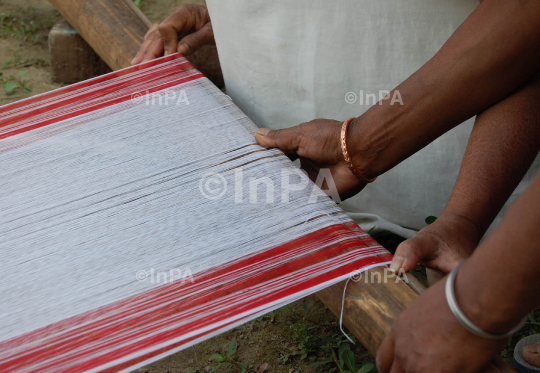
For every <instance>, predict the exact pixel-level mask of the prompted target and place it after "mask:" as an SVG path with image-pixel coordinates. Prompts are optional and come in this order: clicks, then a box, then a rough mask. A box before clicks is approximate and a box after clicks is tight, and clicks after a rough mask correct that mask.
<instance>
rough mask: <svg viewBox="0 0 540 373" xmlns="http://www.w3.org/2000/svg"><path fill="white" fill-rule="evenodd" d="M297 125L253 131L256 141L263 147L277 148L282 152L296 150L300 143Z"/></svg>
mask: <svg viewBox="0 0 540 373" xmlns="http://www.w3.org/2000/svg"><path fill="white" fill-rule="evenodd" d="M298 127H299V126H296V127H291V128H285V129H282V130H274V131H271V130H269V129H267V128H261V129H259V130H258V131H257V132H256V133H255V139H256V140H257V142H258V143H259V144H260V145H261V146H264V147H265V148H279V149H280V150H282V151H284V152H286V153H287V152H296V151H297V150H298V147H299V145H300V132H299V128H298Z"/></svg>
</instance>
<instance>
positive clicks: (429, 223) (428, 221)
mask: <svg viewBox="0 0 540 373" xmlns="http://www.w3.org/2000/svg"><path fill="white" fill-rule="evenodd" d="M435 220H437V217H436V216H428V217H427V218H426V224H427V225H431V224H433V223H435Z"/></svg>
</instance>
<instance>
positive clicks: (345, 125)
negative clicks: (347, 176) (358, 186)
mask: <svg viewBox="0 0 540 373" xmlns="http://www.w3.org/2000/svg"><path fill="white" fill-rule="evenodd" d="M355 119H356V118H349V119H347V120H346V121H345V122H343V126H342V127H341V152H342V153H343V158H344V159H345V162H346V163H347V166H349V169H350V170H351V172H352V173H353V175H354V176H356V177H357V178H358V179H359V180H360V181H363V182H364V183H372V182H374V181H375V180H376V179H377V178H376V177H375V178H373V179H368V178H367V177H365V176H364V174H362V172H361V171H360V170H359V169H358V168H356V166H355V165H354V163H352V160H351V157H350V156H349V152H348V151H347V130H348V129H349V124H351V122H352V121H353V120H355Z"/></svg>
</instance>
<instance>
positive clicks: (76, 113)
mask: <svg viewBox="0 0 540 373" xmlns="http://www.w3.org/2000/svg"><path fill="white" fill-rule="evenodd" d="M200 78H204V75H202V74H201V73H198V74H194V75H192V76H190V77H187V78H184V79H181V80H180V81H173V82H170V83H167V84H163V85H161V86H159V87H153V88H149V89H147V90H146V92H147V93H154V92H157V91H161V90H163V89H166V88H169V87H173V86H176V85H179V84H184V83H187V82H190V81H193V80H197V79H200ZM131 98H132V94H129V95H125V96H121V97H118V98H115V99H111V100H109V101H105V102H101V103H99V104H96V105H94V106H90V107H85V108H82V109H80V110H75V111H72V112H69V113H66V114H64V115H60V116H58V117H55V118H51V119H49V120H44V121H42V122H39V123H36V124H34V125H31V126H26V127H23V128H19V129H16V130H13V131H9V132H6V133H3V134H0V140H1V139H4V138H7V137H11V136H15V135H18V134H21V133H24V132H28V131H31V130H33V129H36V128H41V127H45V126H47V125H49V124H52V123H57V122H60V121H62V120H66V119H70V118H74V117H76V116H79V115H83V114H86V113H89V112H92V111H95V110H99V109H103V108H105V107H109V106H112V105H116V104H119V103H122V102H126V101H128V100H131Z"/></svg>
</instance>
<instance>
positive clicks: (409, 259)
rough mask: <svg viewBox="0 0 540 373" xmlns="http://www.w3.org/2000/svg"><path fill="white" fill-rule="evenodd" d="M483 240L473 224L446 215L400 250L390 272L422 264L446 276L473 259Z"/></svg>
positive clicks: (406, 242)
mask: <svg viewBox="0 0 540 373" xmlns="http://www.w3.org/2000/svg"><path fill="white" fill-rule="evenodd" d="M480 238H481V233H480V232H479V230H478V228H477V227H476V225H474V224H473V223H472V222H470V221H469V220H467V219H464V218H463V217H461V216H459V215H457V214H453V213H445V212H443V213H442V214H441V216H440V217H439V218H437V220H435V222H434V223H432V224H430V225H428V226H427V227H425V228H423V229H422V230H420V231H419V232H418V233H416V234H415V235H414V236H413V237H412V238H410V239H408V240H406V241H404V242H402V243H401V244H400V245H399V246H398V248H397V250H396V253H395V255H394V259H393V260H392V264H391V265H390V268H391V269H392V270H394V271H396V272H400V271H401V272H408V271H411V270H413V269H414V268H415V267H416V264H417V263H420V264H422V265H424V266H426V267H428V268H430V269H434V270H437V271H441V272H443V273H445V274H446V273H449V272H451V271H452V270H453V269H454V268H455V267H456V266H457V265H458V264H459V263H461V262H462V261H463V260H465V259H467V258H469V257H470V256H471V254H472V252H473V251H474V249H476V247H477V246H478V243H479V242H480Z"/></svg>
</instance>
